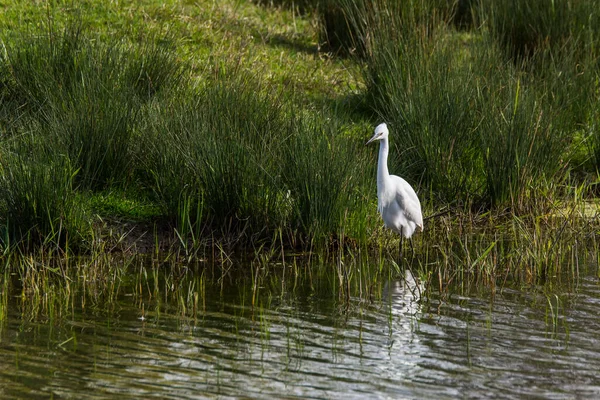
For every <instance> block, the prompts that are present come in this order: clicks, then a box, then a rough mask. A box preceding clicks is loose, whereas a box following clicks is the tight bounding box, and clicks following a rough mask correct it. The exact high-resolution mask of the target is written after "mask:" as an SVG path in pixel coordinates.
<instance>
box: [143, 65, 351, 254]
mask: <svg viewBox="0 0 600 400" xmlns="http://www.w3.org/2000/svg"><path fill="white" fill-rule="evenodd" d="M182 98H183V99H184V100H183V101H174V102H173V103H171V104H170V105H169V106H168V107H167V108H163V109H156V108H154V109H151V110H149V112H150V115H149V119H148V120H149V121H151V122H150V125H149V127H148V128H149V129H148V130H147V131H148V135H147V136H146V137H145V140H144V142H143V149H140V152H141V153H142V154H143V156H142V157H144V159H145V160H146V164H145V169H146V170H147V171H149V175H148V174H146V176H147V178H149V183H148V185H149V186H150V187H152V189H153V191H154V193H155V195H156V198H157V199H158V200H159V201H160V203H161V204H162V206H163V209H164V212H165V214H166V215H169V216H170V218H171V219H172V220H174V221H176V225H177V229H178V230H179V231H185V232H190V233H191V232H193V233H195V235H196V236H198V234H199V233H200V232H202V231H203V230H204V233H208V232H211V231H213V230H217V231H220V232H221V233H222V234H223V233H224V234H226V235H228V234H242V233H244V232H245V231H247V232H246V235H247V238H249V239H250V240H254V239H260V238H265V237H267V238H269V237H273V234H274V233H275V232H280V233H281V232H285V233H286V236H288V237H290V238H292V237H293V238H296V234H299V236H300V238H302V239H304V238H317V239H318V240H323V239H327V238H328V237H332V236H334V237H335V236H337V235H338V233H339V231H340V230H341V229H342V227H343V224H342V222H343V219H344V218H348V215H349V213H350V212H352V208H353V207H352V206H353V204H354V200H353V199H354V198H355V196H356V193H354V192H355V191H356V190H357V189H356V187H357V185H358V182H361V183H362V182H363V180H362V176H363V172H362V171H361V170H360V169H359V168H357V166H358V165H359V164H357V161H360V160H361V158H359V157H356V155H355V146H354V145H353V144H351V142H350V141H349V140H348V139H347V138H342V137H339V135H340V131H339V130H338V129H337V125H336V124H337V123H336V117H335V115H332V116H331V117H332V118H331V120H327V121H326V120H324V119H321V118H320V117H315V116H309V115H308V114H306V115H304V114H302V113H301V114H300V115H299V114H296V113H295V112H294V106H293V103H290V102H289V100H288V99H286V98H285V97H283V96H282V95H281V94H276V93H270V92H269V90H267V89H265V88H264V87H261V84H260V83H259V82H257V81H256V80H255V79H254V78H253V77H249V76H244V75H243V74H242V75H241V76H237V77H234V78H226V79H220V80H217V81H215V82H209V83H207V84H206V86H205V87H204V88H202V89H200V90H197V91H196V90H194V91H192V92H191V94H190V93H188V94H187V95H184V96H182ZM357 174H358V177H357V176H356V175H357ZM354 182H357V183H354ZM288 233H289V234H290V235H291V236H290V235H288ZM294 240H296V239H294ZM309 242H310V240H309Z"/></svg>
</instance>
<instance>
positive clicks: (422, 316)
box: [0, 268, 600, 399]
mask: <svg viewBox="0 0 600 400" xmlns="http://www.w3.org/2000/svg"><path fill="white" fill-rule="evenodd" d="M334 269H335V268H332V269H331V270H332V271H333V270H334ZM150 275H151V274H150ZM336 279H337V278H336V276H335V274H333V273H332V274H329V275H327V274H321V275H318V276H317V275H315V276H313V277H312V279H307V278H304V279H298V278H294V277H293V276H292V274H291V273H290V272H289V271H288V275H287V277H286V280H285V281H282V275H281V271H278V272H276V271H272V272H269V273H264V274H263V275H262V276H261V280H260V285H253V282H258V280H257V278H256V276H254V275H252V274H248V273H246V274H245V275H239V276H234V275H233V273H230V274H229V275H228V276H227V277H226V278H225V279H220V278H217V277H215V278H211V277H208V276H206V275H205V276H202V277H199V273H198V272H194V273H192V272H189V273H187V274H186V275H185V277H184V278H182V279H181V280H180V281H178V282H179V283H178V285H179V287H184V288H187V289H186V290H178V291H177V290H175V291H172V292H169V287H174V286H175V283H176V282H175V280H174V281H172V282H167V281H162V280H160V279H157V280H156V281H154V280H153V279H151V278H147V281H143V280H140V279H137V278H131V279H124V280H122V283H121V286H120V287H119V289H118V290H116V289H115V292H114V293H116V295H115V298H114V299H112V300H110V299H107V298H106V296H104V297H103V295H102V294H101V293H100V294H99V293H95V292H94V291H93V290H90V288H86V291H85V293H83V292H84V291H83V289H82V288H79V289H78V290H77V291H72V293H71V294H70V295H68V296H65V298H62V300H61V298H59V299H58V300H57V302H60V303H61V304H55V305H54V306H53V307H54V308H52V307H48V306H43V305H40V304H39V302H38V303H35V302H33V301H32V300H25V301H23V299H22V297H21V292H20V291H19V289H18V288H16V287H13V288H12V289H10V290H9V289H7V288H6V287H5V288H4V292H3V296H4V297H3V298H4V306H3V307H4V308H3V310H4V311H3V312H4V318H3V323H2V328H1V330H0V398H3V399H9V398H27V399H33V398H43V399H47V398H55V399H56V398H76V399H86V398H87V399H96V398H97V399H106V398H119V399H127V398H151V397H155V398H161V399H163V398H164V399H197V398H265V399H270V398H331V399H363V398H392V399H401V398H438V399H445V398H540V399H541V398H545V399H546V398H556V399H570V398H598V396H599V395H600V318H598V315H599V314H600V284H599V282H598V279H597V277H596V274H595V273H593V272H590V273H589V274H587V275H585V276H582V277H580V278H579V279H578V280H577V281H575V282H570V283H569V284H565V285H556V284H555V285H553V286H552V285H546V286H544V287H533V286H528V287H523V288H521V289H516V288H510V287H507V288H505V289H503V290H502V291H499V290H497V291H496V292H495V293H493V292H491V291H490V290H486V289H479V290H466V289H460V290H459V288H450V289H449V290H444V291H442V292H441V293H440V290H439V289H438V288H435V287H433V286H431V287H429V288H426V287H425V286H424V285H423V284H421V283H418V282H417V281H416V280H415V279H414V278H413V277H412V276H411V275H410V274H407V276H406V278H405V279H400V280H396V281H388V282H387V283H385V284H382V285H381V287H380V288H379V290H378V291H375V292H377V295H364V296H362V297H361V296H351V297H350V298H349V299H348V298H347V297H346V296H345V295H344V294H343V293H340V292H339V290H338V289H339V287H338V286H336ZM159 281H160V282H161V283H160V284H158V282H159ZM140 282H142V283H144V284H145V286H144V285H140ZM254 289H257V291H254ZM193 293H196V297H194V295H193ZM252 298H254V299H255V305H254V306H253V305H252ZM82 299H85V301H83V300H82ZM190 299H191V300H190ZM194 299H195V300H194ZM59 300H60V301H59ZM64 303H67V304H64ZM36 304H37V305H36ZM46 304H51V302H47V303H46ZM44 307H45V308H44ZM194 308H196V310H194ZM51 310H54V311H51Z"/></svg>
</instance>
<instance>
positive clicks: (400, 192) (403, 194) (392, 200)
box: [367, 123, 423, 238]
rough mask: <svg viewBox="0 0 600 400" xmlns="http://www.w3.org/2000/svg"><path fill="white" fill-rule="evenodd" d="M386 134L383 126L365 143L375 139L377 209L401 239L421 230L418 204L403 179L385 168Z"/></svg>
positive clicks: (421, 217) (421, 216)
mask: <svg viewBox="0 0 600 400" xmlns="http://www.w3.org/2000/svg"><path fill="white" fill-rule="evenodd" d="M388 135H389V131H388V128H387V125H386V124H385V123H383V124H380V125H378V126H377V127H376V128H375V134H374V135H373V137H372V138H371V139H370V140H369V141H368V142H367V144H369V143H371V142H372V141H375V140H379V141H380V145H379V161H378V164H377V206H378V207H377V208H378V210H379V213H380V214H381V218H383V222H384V224H385V226H386V227H387V228H389V229H391V230H393V231H394V232H397V233H398V234H400V235H402V236H403V237H405V238H410V237H411V236H412V235H413V233H415V230H417V229H419V230H423V215H422V214H421V202H420V201H419V198H418V197H417V194H416V193H415V190H414V189H413V188H412V187H411V186H410V185H409V184H408V182H406V181H405V180H404V179H402V178H400V177H399V176H396V175H390V173H389V171H388V167H387V159H388V154H389V141H388Z"/></svg>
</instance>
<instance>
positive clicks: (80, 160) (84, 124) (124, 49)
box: [2, 23, 183, 189]
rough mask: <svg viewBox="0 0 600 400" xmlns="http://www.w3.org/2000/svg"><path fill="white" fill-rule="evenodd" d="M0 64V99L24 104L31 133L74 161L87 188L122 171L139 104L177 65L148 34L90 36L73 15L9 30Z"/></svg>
mask: <svg viewBox="0 0 600 400" xmlns="http://www.w3.org/2000/svg"><path fill="white" fill-rule="evenodd" d="M3 64H4V65H3V68H2V71H3V75H4V79H3V81H4V85H5V87H6V89H5V91H6V94H5V99H6V101H7V102H10V104H12V105H13V108H14V109H16V110H18V109H26V110H28V112H29V115H28V117H29V118H31V119H34V120H36V121H38V122H39V129H37V131H38V132H39V135H42V136H47V137H48V140H49V141H51V142H53V143H55V144H56V146H57V151H58V152H63V153H65V154H66V155H68V157H69V159H70V162H71V163H72V164H73V165H75V166H76V167H77V168H78V169H79V173H78V175H77V180H78V184H79V185H82V186H83V187H86V188H91V189H101V188H103V187H106V186H107V185H109V184H111V183H113V182H120V181H122V180H123V179H125V178H126V177H127V175H128V173H129V171H131V170H132V166H131V163H132V159H131V151H130V142H131V140H132V136H133V131H134V127H135V125H136V123H137V120H136V118H137V116H138V112H139V109H140V107H141V105H142V104H143V102H144V101H146V100H147V99H149V98H151V97H152V96H154V94H156V93H157V92H158V91H159V90H161V89H162V88H164V87H167V88H168V87H169V86H171V87H172V86H174V85H176V84H177V83H178V82H179V79H180V77H181V75H182V71H183V67H182V65H183V64H182V63H178V62H177V61H176V58H175V54H174V53H173V52H172V51H171V50H169V49H168V48H166V49H165V48H162V47H160V46H158V45H156V44H155V42H149V44H146V45H145V47H143V48H137V47H135V46H132V45H126V44H123V43H120V42H119V41H118V40H113V41H110V40H109V41H108V42H106V41H103V42H100V41H95V40H94V38H93V37H91V35H90V34H89V33H88V32H85V31H84V29H83V27H82V26H81V25H80V24H78V23H73V24H71V25H67V26H66V27H65V28H63V29H62V30H58V29H54V28H51V29H50V30H49V31H48V32H36V33H35V34H31V33H30V34H29V35H23V36H22V37H19V38H13V39H12V41H10V42H9V43H8V46H7V49H6V56H5V57H4V59H3Z"/></svg>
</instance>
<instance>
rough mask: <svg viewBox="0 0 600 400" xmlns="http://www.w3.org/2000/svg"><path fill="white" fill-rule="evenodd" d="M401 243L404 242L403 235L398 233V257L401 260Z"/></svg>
mask: <svg viewBox="0 0 600 400" xmlns="http://www.w3.org/2000/svg"><path fill="white" fill-rule="evenodd" d="M402 243H404V236H402V235H400V243H399V245H398V259H399V260H400V261H402Z"/></svg>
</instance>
